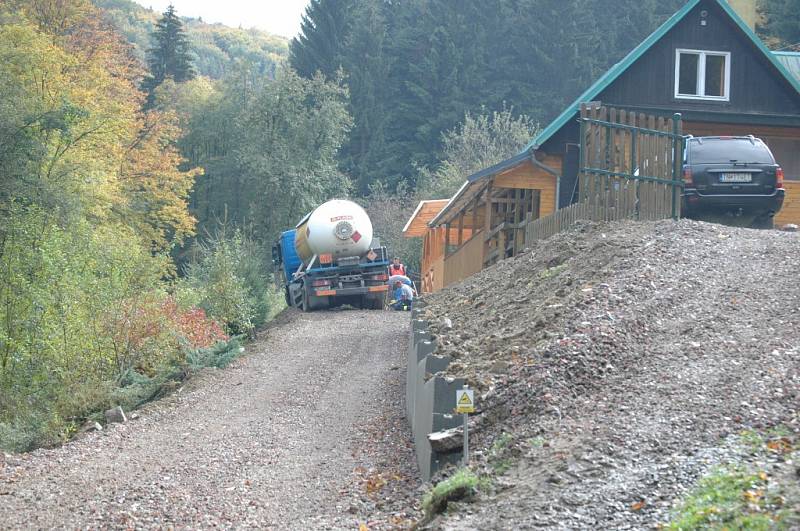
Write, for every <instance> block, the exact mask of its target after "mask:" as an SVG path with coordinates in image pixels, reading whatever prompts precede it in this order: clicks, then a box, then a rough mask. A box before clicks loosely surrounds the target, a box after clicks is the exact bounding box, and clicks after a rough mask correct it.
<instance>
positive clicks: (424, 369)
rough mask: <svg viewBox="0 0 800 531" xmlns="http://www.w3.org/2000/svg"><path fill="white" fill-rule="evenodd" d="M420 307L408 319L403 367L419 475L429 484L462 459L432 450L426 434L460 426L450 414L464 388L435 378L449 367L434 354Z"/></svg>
mask: <svg viewBox="0 0 800 531" xmlns="http://www.w3.org/2000/svg"><path fill="white" fill-rule="evenodd" d="M423 308H424V306H422V305H416V307H415V309H414V311H413V313H412V319H411V326H410V337H409V342H408V343H409V345H408V363H407V365H406V367H407V374H406V416H407V418H408V421H409V424H410V425H411V433H412V435H413V437H414V446H415V450H416V456H417V464H418V465H419V470H420V474H421V476H422V478H423V479H424V480H425V481H429V480H430V479H431V476H433V474H435V473H436V472H437V471H438V470H440V469H441V468H442V467H444V466H445V465H447V464H449V463H454V464H455V463H458V462H459V461H460V460H461V451H460V450H458V451H454V452H449V453H439V452H436V451H434V450H433V449H432V448H431V444H430V441H429V440H428V435H430V434H431V433H435V432H438V431H442V430H446V429H450V428H455V427H458V426H460V425H461V423H462V418H461V416H460V415H455V414H454V413H453V411H454V410H455V407H456V390H458V389H461V388H462V387H463V385H464V380H463V379H461V378H443V377H441V376H436V374H437V373H439V372H441V371H443V370H445V369H446V368H447V367H448V365H450V357H448V356H437V355H435V354H434V351H435V350H436V341H435V340H433V339H432V337H431V334H430V332H429V331H428V322H427V321H426V320H425V319H424V318H423V315H424V311H423Z"/></svg>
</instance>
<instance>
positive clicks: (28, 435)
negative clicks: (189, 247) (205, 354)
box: [0, 0, 228, 449]
mask: <svg viewBox="0 0 800 531" xmlns="http://www.w3.org/2000/svg"><path fill="white" fill-rule="evenodd" d="M144 75H145V71H144V69H143V66H142V65H141V63H140V62H138V61H137V60H136V59H135V58H134V56H133V54H132V53H131V49H130V46H129V45H128V44H127V43H125V42H124V41H123V39H122V38H120V36H119V35H117V34H116V33H115V32H114V31H113V30H112V29H111V28H110V27H109V26H108V25H107V24H105V23H104V22H103V19H102V17H101V16H100V13H99V12H98V11H97V10H96V8H95V7H94V6H93V5H92V4H91V2H90V1H89V0H26V1H16V0H11V1H8V2H0V447H1V448H8V449H25V448H29V447H31V446H35V445H38V444H43V443H50V442H54V441H57V440H58V439H60V438H63V437H65V436H67V435H68V434H69V433H70V432H71V431H72V430H74V429H75V427H76V425H77V423H79V422H81V421H82V419H83V418H85V416H86V415H87V414H89V413H91V412H92V411H96V410H97V409H99V408H102V407H106V406H109V405H111V404H110V401H111V400H112V398H111V397H112V396H114V393H115V392H116V391H115V390H116V389H119V387H120V386H121V385H125V383H124V382H127V381H131V379H132V376H131V375H132V374H134V373H135V374H138V375H140V376H141V377H143V378H144V377H153V376H154V375H156V374H160V373H161V372H163V371H168V370H174V368H175V367H180V366H182V365H185V364H186V363H187V361H186V358H187V356H189V355H190V354H191V352H192V351H193V350H194V349H197V348H205V347H211V346H214V345H215V344H216V343H218V342H221V341H226V340H227V339H228V336H227V335H226V334H225V333H224V332H223V330H222V327H221V325H220V324H218V323H217V322H216V321H215V320H214V319H212V318H210V317H209V316H208V315H207V314H206V312H205V311H204V310H203V309H200V308H196V307H192V306H190V305H189V306H187V305H181V304H178V302H177V301H176V299H175V298H174V297H173V296H172V295H170V292H171V291H172V290H173V287H172V285H171V283H170V279H171V278H172V276H173V275H174V273H175V270H176V268H175V266H174V264H173V263H172V260H171V258H170V256H169V252H170V251H171V250H172V249H173V248H174V247H175V246H176V245H179V244H181V243H182V242H184V241H185V239H186V238H187V237H189V236H191V235H192V234H194V230H195V220H194V218H193V217H192V215H191V214H190V213H189V209H188V198H189V194H190V192H191V190H192V187H193V185H194V181H195V178H197V177H198V176H200V175H201V174H202V170H201V169H199V168H192V167H190V166H189V165H188V164H186V161H185V160H184V159H183V158H182V156H181V154H180V152H179V150H178V148H177V141H178V139H179V137H180V136H181V129H180V125H179V122H178V117H177V116H176V115H175V114H174V113H173V112H170V111H166V110H155V109H154V110H144V104H145V95H144V94H143V93H142V92H141V91H140V90H139V88H138V87H139V86H140V83H141V81H142V79H143V78H144ZM133 379H135V378H133Z"/></svg>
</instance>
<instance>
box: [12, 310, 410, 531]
mask: <svg viewBox="0 0 800 531" xmlns="http://www.w3.org/2000/svg"><path fill="white" fill-rule="evenodd" d="M407 323H408V314H400V313H391V312H377V311H372V312H369V311H354V310H349V311H347V310H343V311H335V312H318V313H312V314H301V313H298V312H294V311H290V312H286V313H285V314H283V316H282V317H281V318H280V320H279V322H278V323H276V324H275V325H273V326H272V327H271V328H270V329H268V330H266V331H265V332H264V333H263V334H262V336H263V337H262V338H261V339H259V340H258V341H257V342H256V343H255V344H253V345H251V346H249V347H248V351H250V352H249V353H248V354H246V355H245V357H243V358H241V359H239V360H238V361H236V362H234V363H233V364H232V366H230V367H229V368H227V369H224V370H214V371H207V372H205V373H203V374H201V375H200V376H199V377H197V378H194V379H192V380H191V381H190V382H189V384H187V386H186V387H184V388H183V389H182V390H181V391H180V392H178V393H176V394H174V395H172V396H170V397H168V398H167V399H164V400H162V401H159V402H157V403H154V404H151V405H150V406H149V407H147V408H146V409H144V410H142V411H141V412H139V414H138V418H136V419H133V420H130V421H129V422H127V423H124V424H114V425H110V426H109V427H108V428H107V429H105V430H103V431H101V432H93V433H89V434H86V435H84V436H83V438H81V439H79V440H76V441H74V442H71V443H69V444H66V445H64V446H63V447H60V448H56V449H43V450H38V451H35V452H32V453H30V454H25V455H5V456H4V455H3V454H0V457H2V459H0V528H3V529H7V528H12V529H30V528H209V527H222V528H243V527H253V528H260V529H286V528H291V529H358V528H359V526H360V525H362V524H365V525H367V526H368V527H369V528H370V529H386V528H397V527H408V526H409V525H410V522H411V521H412V520H413V519H415V518H416V517H417V508H416V503H417V500H418V499H419V488H420V483H419V480H418V477H417V473H416V466H415V464H414V459H413V449H412V446H411V441H410V433H409V430H408V427H407V424H406V422H405V419H404V417H403V411H404V406H403V402H402V400H403V397H404V396H405V390H404V383H405V376H404V371H403V370H402V367H401V365H402V363H403V362H404V360H405V352H406V348H407V347H406V338H407V326H408V325H407Z"/></svg>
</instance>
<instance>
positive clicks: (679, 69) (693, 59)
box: [675, 50, 731, 101]
mask: <svg viewBox="0 0 800 531" xmlns="http://www.w3.org/2000/svg"><path fill="white" fill-rule="evenodd" d="M730 84H731V54H730V52H706V51H702V50H676V51H675V97H676V98H681V99H696V100H719V101H728V100H729V99H730V94H729V91H730Z"/></svg>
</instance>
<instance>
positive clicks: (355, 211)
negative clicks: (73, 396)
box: [272, 199, 389, 312]
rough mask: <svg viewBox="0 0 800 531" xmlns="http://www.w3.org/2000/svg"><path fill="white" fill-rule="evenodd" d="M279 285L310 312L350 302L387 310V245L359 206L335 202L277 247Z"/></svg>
mask: <svg viewBox="0 0 800 531" xmlns="http://www.w3.org/2000/svg"><path fill="white" fill-rule="evenodd" d="M272 262H273V264H274V265H275V284H276V285H277V287H278V289H282V290H283V291H284V295H285V297H286V304H287V305H289V306H294V307H296V308H300V309H302V310H303V311H304V312H308V311H312V310H320V309H325V308H332V307H335V306H341V305H342V304H350V305H352V306H356V307H358V308H365V309H383V307H384V302H385V299H386V292H387V291H388V289H389V286H388V285H387V283H386V281H387V280H388V266H389V259H388V256H387V252H386V247H382V246H381V245H380V244H379V242H378V241H377V238H376V239H374V240H373V238H372V222H371V221H370V219H369V216H368V215H367V213H366V212H365V211H364V209H363V208H361V207H360V206H359V205H357V204H355V203H353V202H352V201H345V200H341V199H334V200H331V201H328V202H327V203H323V204H322V205H320V206H318V207H317V208H315V209H314V210H313V211H311V212H310V213H309V214H306V216H305V217H303V219H301V220H300V223H298V224H297V226H296V227H295V228H294V230H287V231H284V232H282V233H281V235H280V237H279V238H278V241H277V242H276V243H275V245H274V246H273V247H272Z"/></svg>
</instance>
